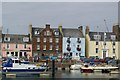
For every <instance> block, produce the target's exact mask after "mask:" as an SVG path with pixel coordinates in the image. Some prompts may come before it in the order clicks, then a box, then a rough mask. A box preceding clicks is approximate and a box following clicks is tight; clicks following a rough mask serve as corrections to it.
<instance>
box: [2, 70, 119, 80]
mask: <svg viewBox="0 0 120 80" xmlns="http://www.w3.org/2000/svg"><path fill="white" fill-rule="evenodd" d="M1 77H2V80H59V79H60V80H67V79H69V80H120V78H119V77H120V74H111V75H110V74H109V73H101V72H95V73H81V72H80V71H79V70H71V71H67V70H65V71H61V70H60V71H59V70H58V71H56V73H55V77H54V78H52V77H50V76H45V75H44V76H37V75H32V76H27V75H26V76H25V75H24V76H19V77H15V78H12V77H11V78H6V77H3V76H1Z"/></svg>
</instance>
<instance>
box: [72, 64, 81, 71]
mask: <svg viewBox="0 0 120 80" xmlns="http://www.w3.org/2000/svg"><path fill="white" fill-rule="evenodd" d="M81 67H82V65H81V64H73V65H71V66H70V69H71V70H79V69H80V68H81Z"/></svg>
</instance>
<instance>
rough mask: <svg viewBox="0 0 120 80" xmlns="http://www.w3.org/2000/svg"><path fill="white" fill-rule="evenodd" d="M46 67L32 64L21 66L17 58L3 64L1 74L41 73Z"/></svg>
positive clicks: (9, 59)
mask: <svg viewBox="0 0 120 80" xmlns="http://www.w3.org/2000/svg"><path fill="white" fill-rule="evenodd" d="M45 70H47V67H46V66H36V65H34V64H23V63H21V61H20V59H19V58H8V59H7V62H6V63H4V64H3V72H43V71H45Z"/></svg>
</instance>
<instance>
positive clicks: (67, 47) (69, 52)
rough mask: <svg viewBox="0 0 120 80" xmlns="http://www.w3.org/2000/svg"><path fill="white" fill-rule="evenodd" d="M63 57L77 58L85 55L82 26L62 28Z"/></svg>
mask: <svg viewBox="0 0 120 80" xmlns="http://www.w3.org/2000/svg"><path fill="white" fill-rule="evenodd" d="M62 32H63V45H62V46H63V57H65V58H70V59H76V60H79V59H80V57H83V56H85V38H84V35H83V31H82V26H81V27H79V28H78V29H70V28H63V29H62Z"/></svg>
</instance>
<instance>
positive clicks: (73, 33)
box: [62, 28, 84, 37]
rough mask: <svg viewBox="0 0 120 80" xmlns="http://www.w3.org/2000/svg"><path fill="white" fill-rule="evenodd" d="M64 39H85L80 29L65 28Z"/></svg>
mask: <svg viewBox="0 0 120 80" xmlns="http://www.w3.org/2000/svg"><path fill="white" fill-rule="evenodd" d="M62 31H63V35H64V37H84V35H83V33H82V32H80V31H79V29H73V28H63V29H62Z"/></svg>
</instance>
